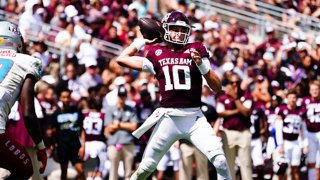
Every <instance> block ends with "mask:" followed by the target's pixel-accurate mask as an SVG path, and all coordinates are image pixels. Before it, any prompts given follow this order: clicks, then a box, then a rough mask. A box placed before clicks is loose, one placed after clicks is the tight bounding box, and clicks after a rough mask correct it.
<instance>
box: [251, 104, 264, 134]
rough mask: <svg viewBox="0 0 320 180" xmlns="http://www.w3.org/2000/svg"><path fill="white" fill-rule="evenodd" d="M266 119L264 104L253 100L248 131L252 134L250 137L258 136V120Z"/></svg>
mask: <svg viewBox="0 0 320 180" xmlns="http://www.w3.org/2000/svg"><path fill="white" fill-rule="evenodd" d="M266 119H267V118H266V115H265V106H264V104H263V103H261V102H255V103H254V104H253V108H252V113H251V115H250V121H251V127H250V132H251V134H252V139H255V138H259V137H260V122H261V121H266Z"/></svg>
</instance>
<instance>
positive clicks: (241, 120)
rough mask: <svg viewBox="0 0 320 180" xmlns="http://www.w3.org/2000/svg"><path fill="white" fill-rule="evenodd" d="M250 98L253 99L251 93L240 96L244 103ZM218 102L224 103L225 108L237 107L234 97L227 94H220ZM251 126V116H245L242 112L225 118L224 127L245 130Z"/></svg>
mask: <svg viewBox="0 0 320 180" xmlns="http://www.w3.org/2000/svg"><path fill="white" fill-rule="evenodd" d="M248 100H249V101H252V97H251V95H250V94H249V93H246V94H245V95H244V96H242V97H241V98H240V101H241V102H242V103H243V102H245V101H248ZM218 102H219V103H222V104H223V105H224V108H225V110H232V109H236V104H235V102H234V99H233V98H232V97H231V96H229V95H227V94H223V95H221V96H219V98H218ZM250 126H251V122H250V118H249V117H245V116H243V115H242V114H240V113H237V114H235V115H232V116H229V117H224V118H223V128H225V129H229V130H237V131H243V130H245V129H248V128H250Z"/></svg>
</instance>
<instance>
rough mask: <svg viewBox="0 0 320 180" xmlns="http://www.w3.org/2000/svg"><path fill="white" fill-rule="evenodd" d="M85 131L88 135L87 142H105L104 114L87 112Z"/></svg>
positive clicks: (84, 123)
mask: <svg viewBox="0 0 320 180" xmlns="http://www.w3.org/2000/svg"><path fill="white" fill-rule="evenodd" d="M83 115H84V117H85V118H84V120H83V129H84V130H85V134H86V141H104V140H105V139H104V134H103V132H104V113H101V112H87V113H83Z"/></svg>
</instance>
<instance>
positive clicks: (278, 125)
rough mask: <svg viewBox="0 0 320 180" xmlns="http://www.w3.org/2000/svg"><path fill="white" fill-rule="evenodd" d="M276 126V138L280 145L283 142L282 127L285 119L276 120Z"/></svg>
mask: <svg viewBox="0 0 320 180" xmlns="http://www.w3.org/2000/svg"><path fill="white" fill-rule="evenodd" d="M275 126H276V140H277V143H278V145H282V144H283V134H282V128H283V121H282V120H280V119H277V120H276V122H275Z"/></svg>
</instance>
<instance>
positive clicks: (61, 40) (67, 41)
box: [54, 22, 78, 49]
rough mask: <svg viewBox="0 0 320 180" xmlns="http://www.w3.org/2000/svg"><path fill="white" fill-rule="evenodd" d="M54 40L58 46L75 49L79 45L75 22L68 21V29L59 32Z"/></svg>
mask: <svg viewBox="0 0 320 180" xmlns="http://www.w3.org/2000/svg"><path fill="white" fill-rule="evenodd" d="M54 42H55V46H56V47H59V48H68V49H70V48H71V49H74V48H75V47H76V46H77V45H78V39H77V38H76V37H75V35H74V23H73V22H70V23H68V24H67V26H66V29H65V30H62V31H60V32H59V33H58V34H57V36H56V37H55V40H54Z"/></svg>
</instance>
